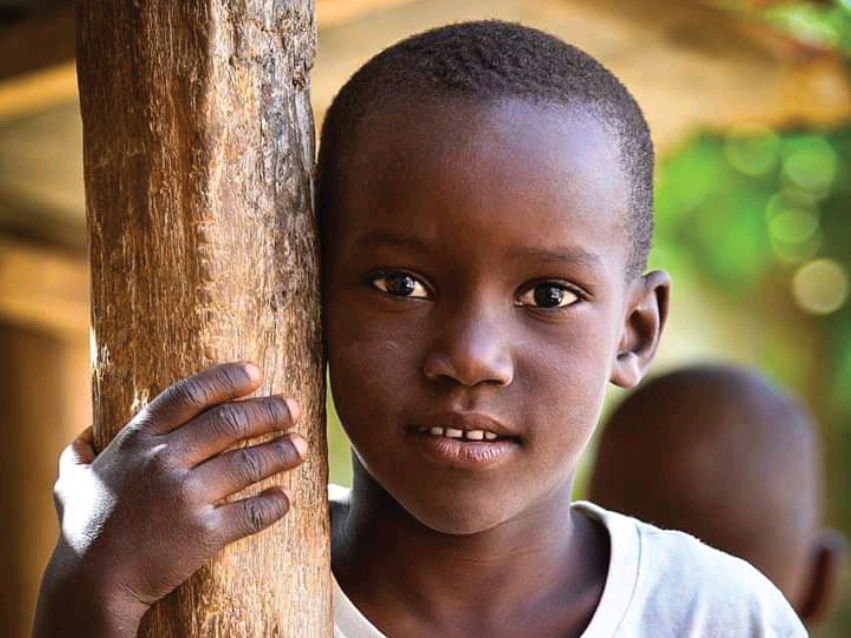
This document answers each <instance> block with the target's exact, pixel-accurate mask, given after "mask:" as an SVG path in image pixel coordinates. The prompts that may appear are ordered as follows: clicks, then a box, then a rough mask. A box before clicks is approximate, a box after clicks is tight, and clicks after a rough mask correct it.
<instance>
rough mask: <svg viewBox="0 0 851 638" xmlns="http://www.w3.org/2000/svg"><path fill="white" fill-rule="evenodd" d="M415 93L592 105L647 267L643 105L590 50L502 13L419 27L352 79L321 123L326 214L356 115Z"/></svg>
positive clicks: (648, 171) (649, 169)
mask: <svg viewBox="0 0 851 638" xmlns="http://www.w3.org/2000/svg"><path fill="white" fill-rule="evenodd" d="M411 98H413V99H423V98H426V99H443V98H447V99H452V98H461V99H465V100H482V101H492V100H499V99H505V98H518V99H522V100H528V101H530V102H532V103H535V104H546V105H562V106H566V107H576V106H581V107H584V108H586V109H588V110H589V112H590V113H591V114H593V115H594V116H596V117H598V118H599V119H600V120H601V121H602V122H603V123H604V125H605V126H606V127H607V129H609V130H610V131H613V132H614V133H615V135H616V137H617V141H618V143H619V151H620V158H621V165H622V166H621V167H622V169H623V170H624V172H625V174H626V176H627V178H628V180H629V182H630V201H629V216H630V219H629V220H628V224H627V229H628V232H629V233H630V234H631V235H632V237H631V239H632V246H631V251H630V257H629V264H628V275H631V276H634V275H636V274H640V272H641V271H643V269H644V268H645V266H646V261H647V254H648V252H649V251H650V246H651V243H652V237H653V166H654V155H653V142H652V141H651V138H650V130H649V127H648V125H647V121H646V120H645V119H644V115H643V113H642V112H641V108H640V107H639V106H638V103H637V102H636V101H635V99H634V98H633V97H632V95H631V94H630V93H629V91H628V90H627V89H626V87H624V86H623V84H621V82H620V81H619V80H618V79H617V78H616V77H615V76H614V75H613V74H612V73H611V72H610V71H609V70H608V69H606V68H605V67H604V66H603V65H602V64H600V63H599V62H597V61H596V60H595V59H594V58H592V57H591V56H590V55H588V54H587V53H585V52H583V51H581V50H579V49H578V48H576V47H574V46H572V45H569V44H567V43H566V42H563V41H562V40H560V39H558V38H556V37H554V36H551V35H549V34H546V33H543V32H542V31H538V30H537V29H532V28H529V27H525V26H522V25H519V24H514V23H509V22H502V21H498V20H485V21H477V22H464V23H459V24H453V25H449V26H445V27H440V28H437V29H432V30H430V31H426V32H424V33H421V34H419V35H414V36H412V37H410V38H407V39H405V40H402V41H401V42H398V43H397V44H395V45H393V46H391V47H389V48H387V49H385V50H384V51H382V52H381V53H379V54H377V55H376V56H375V57H373V58H372V59H371V60H369V61H368V62H367V63H366V64H365V65H364V66H363V67H361V68H360V70H358V71H357V73H355V74H354V75H353V76H352V77H351V78H350V79H349V81H348V82H347V83H346V84H345V85H344V86H343V88H342V89H341V90H340V92H339V93H338V94H337V96H336V97H335V98H334V101H333V102H332V103H331V106H330V107H329V109H328V111H327V113H326V116H325V121H324V123H323V126H322V133H321V138H320V147H319V158H318V164H317V187H316V196H317V200H316V204H317V212H318V214H319V219H320V223H323V220H325V219H327V218H328V213H329V212H330V210H332V209H333V207H334V206H335V205H337V204H338V203H339V202H338V197H339V195H340V192H339V191H340V190H341V188H342V187H343V184H344V182H345V180H344V179H342V171H344V170H345V163H346V160H347V158H348V157H351V156H352V154H353V153H354V152H356V149H355V148H354V145H355V144H356V140H357V135H358V125H359V123H360V122H361V121H362V120H363V119H364V118H365V116H366V115H367V114H368V113H369V112H370V110H371V109H373V108H375V107H376V106H377V105H379V104H386V103H387V102H388V101H397V102H398V100H400V99H402V100H405V99H411Z"/></svg>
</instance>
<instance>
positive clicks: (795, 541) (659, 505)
mask: <svg viewBox="0 0 851 638" xmlns="http://www.w3.org/2000/svg"><path fill="white" fill-rule="evenodd" d="M811 419H812V417H811V415H810V414H809V413H808V412H807V410H805V409H804V407H803V406H802V405H801V404H800V403H799V402H798V401H796V400H794V399H793V398H792V397H790V396H789V395H787V394H786V393H784V392H781V391H779V390H778V389H777V388H776V387H774V386H772V385H771V384H770V383H768V382H767V381H766V380H765V379H763V378H762V377H760V376H759V375H757V374H756V373H753V372H749V371H746V370H743V369H741V368H738V367H733V366H727V365H702V366H695V367H690V368H684V369H680V370H677V371H675V372H672V373H670V374H666V375H664V376H661V377H658V378H656V379H653V380H652V381H650V382H649V383H647V384H644V385H642V387H641V388H640V389H639V390H637V391H636V392H634V393H633V394H631V395H630V396H629V397H628V398H627V399H626V400H625V401H624V402H623V403H622V404H621V405H620V406H619V407H618V409H617V410H615V412H614V414H612V416H611V418H610V419H609V421H608V422H607V423H606V427H605V429H604V430H603V435H602V437H601V439H600V446H599V448H598V451H597V461H596V464H595V467H594V471H593V474H592V477H591V491H590V494H591V499H592V500H593V501H594V502H595V503H598V504H600V505H603V506H604V507H608V508H611V509H613V510H616V511H618V512H623V513H626V514H629V515H631V516H636V517H638V518H641V519H642V520H646V521H649V522H651V523H653V524H654V525H659V526H661V527H666V528H671V529H679V530H683V531H686V532H689V533H690V534H694V535H695V536H696V537H698V538H699V539H701V540H702V541H704V542H705V543H708V544H709V545H712V546H713V547H717V548H718V549H721V550H724V551H725V552H729V553H730V554H732V555H734V556H739V557H740V558H743V559H745V560H747V561H748V562H749V563H751V564H752V565H754V566H755V567H757V568H759V569H760V571H762V573H763V574H765V575H766V576H767V577H768V578H770V579H771V580H772V582H774V583H775V584H776V585H777V586H778V587H779V588H780V590H781V591H782V592H783V593H784V594H785V596H786V598H787V600H789V602H790V603H791V604H792V606H793V608H794V609H795V610H796V611H797V612H798V615H799V616H800V617H801V619H802V620H803V621H804V622H805V623H806V624H807V625H815V624H816V623H818V621H820V620H822V619H824V618H825V616H826V615H827V614H828V612H829V611H830V607H831V604H830V603H831V602H832V601H833V600H834V599H835V598H836V594H837V590H838V585H839V576H840V571H841V570H840V567H841V564H842V558H843V552H844V541H843V539H842V535H841V534H840V533H839V532H837V531H835V530H826V529H819V523H820V519H821V505H822V500H823V493H822V489H823V487H822V466H821V457H820V454H821V449H820V446H819V441H818V436H817V432H816V430H815V428H814V427H813V425H812V420H811Z"/></svg>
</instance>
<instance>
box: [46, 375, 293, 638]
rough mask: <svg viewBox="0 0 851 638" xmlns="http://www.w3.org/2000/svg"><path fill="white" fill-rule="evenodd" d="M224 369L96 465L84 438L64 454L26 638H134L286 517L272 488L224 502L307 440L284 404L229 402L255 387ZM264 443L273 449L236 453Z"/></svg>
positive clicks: (186, 390)
mask: <svg viewBox="0 0 851 638" xmlns="http://www.w3.org/2000/svg"><path fill="white" fill-rule="evenodd" d="M260 381H261V374H260V371H259V370H258V369H257V368H256V367H255V366H252V365H250V364H248V365H246V364H226V365H223V366H218V367H215V368H211V369H209V370H206V371H204V372H202V373H201V374H199V375H197V376H195V377H191V378H188V379H184V380H182V381H179V382H177V383H176V384H174V385H172V386H171V387H169V388H168V389H167V390H166V391H164V392H163V393H162V394H160V395H159V396H158V397H157V398H156V399H154V401H152V402H151V403H150V404H149V405H148V406H147V407H146V408H145V409H144V410H142V411H141V412H140V413H139V414H137V415H136V417H135V418H134V419H133V420H132V421H131V422H130V423H129V424H128V425H127V426H125V427H124V428H123V429H122V430H121V432H119V433H118V435H117V436H116V437H115V438H114V439H113V440H112V442H110V444H109V445H108V446H107V447H106V448H105V449H104V450H103V452H101V453H100V454H99V455H97V457H96V456H95V452H94V449H93V447H92V432H91V429H90V428H89V429H87V430H86V431H85V432H84V433H83V434H82V435H81V436H79V437H78V438H77V439H76V440H75V441H74V442H73V443H72V444H71V445H70V446H69V447H68V448H67V449H66V450H65V452H63V454H62V458H61V459H60V466H59V480H58V481H57V483H56V488H55V490H54V497H55V500H56V508H57V511H58V513H59V519H60V527H61V536H60V539H59V541H58V543H57V545H56V549H55V551H54V553H53V556H52V557H51V560H50V563H49V564H48V566H47V569H46V570H45V574H44V578H43V581H42V586H41V590H40V593H39V602H38V607H37V611H36V618H35V622H34V626H33V638H61V637H64V636H83V635H84V636H92V637H96V638H97V637H103V638H112V637H119V636H122V637H123V636H135V635H136V632H137V631H138V626H139V622H140V620H141V618H142V616H143V615H144V614H145V612H146V611H147V609H148V608H149V607H150V606H151V605H152V604H153V603H155V602H156V601H157V600H159V599H161V598H162V597H163V596H165V595H166V594H167V593H169V592H170V591H171V590H173V589H174V588H175V587H177V586H178V585H179V584H181V583H182V582H183V581H185V580H186V579H187V578H189V576H190V575H191V574H192V573H194V572H195V571H196V570H197V569H198V568H199V567H200V566H201V565H203V563H204V562H205V561H206V560H207V559H208V558H209V557H210V556H212V555H213V554H214V553H215V552H217V551H218V550H219V549H221V548H222V547H224V546H225V545H227V544H229V543H231V542H233V541H236V540H238V539H240V538H244V537H245V536H248V535H250V534H254V533H256V532H259V531H260V530H262V529H265V528H266V527H268V526H269V525H271V524H272V523H274V522H275V521H277V520H278V519H280V518H281V517H283V516H284V514H286V512H287V510H288V508H289V495H288V494H286V493H285V492H284V491H283V490H282V489H281V488H279V487H272V488H269V489H266V490H264V491H263V492H261V493H260V494H258V495H256V496H252V497H249V498H245V499H241V500H236V501H229V502H225V498H226V497H227V496H229V495H231V494H234V493H236V492H239V491H241V490H243V489H245V488H247V487H250V486H251V485H252V484H254V483H257V482H259V481H261V480H263V479H266V478H268V477H270V476H273V475H274V474H277V473H279V472H281V471H284V470H289V469H292V468H294V467H296V466H297V465H299V464H300V463H301V462H302V461H303V459H304V456H305V453H306V450H307V443H306V441H305V440H304V439H303V438H301V437H300V436H298V435H297V434H294V433H285V434H284V433H283V432H285V431H286V430H289V429H290V428H291V427H292V425H293V423H294V422H295V421H296V420H297V419H298V406H297V404H296V403H295V402H294V401H291V400H285V399H283V398H282V397H260V398H252V399H247V400H244V401H234V399H237V398H239V397H242V396H245V395H247V394H249V393H250V392H253V391H254V390H256V389H257V387H258V386H259V385H260ZM264 434H276V435H277V436H275V437H274V438H272V439H270V440H267V441H265V442H263V443H259V444H256V445H252V446H249V447H238V448H236V449H232V448H234V446H235V445H236V444H238V443H240V442H243V441H245V440H246V439H250V438H254V437H257V436H261V435H264Z"/></svg>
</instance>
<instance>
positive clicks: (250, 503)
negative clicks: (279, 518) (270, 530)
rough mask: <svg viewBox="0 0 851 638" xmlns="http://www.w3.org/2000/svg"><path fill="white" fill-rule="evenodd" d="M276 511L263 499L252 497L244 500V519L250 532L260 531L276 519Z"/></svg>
mask: <svg viewBox="0 0 851 638" xmlns="http://www.w3.org/2000/svg"><path fill="white" fill-rule="evenodd" d="M274 518H275V517H274V513H273V512H272V510H271V508H270V507H268V506H267V505H266V504H265V503H264V502H263V501H261V500H260V499H258V498H251V499H248V500H246V501H244V502H243V507H242V520H243V524H244V526H245V529H246V530H247V531H248V532H249V533H252V534H253V533H255V532H259V531H260V530H261V529H263V528H264V527H266V526H267V525H268V524H269V523H271V522H272V521H273V520H274Z"/></svg>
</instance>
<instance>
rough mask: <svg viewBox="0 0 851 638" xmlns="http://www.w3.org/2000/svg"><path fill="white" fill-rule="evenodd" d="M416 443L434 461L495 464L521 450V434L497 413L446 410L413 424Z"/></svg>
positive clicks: (468, 466)
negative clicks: (506, 423)
mask: <svg viewBox="0 0 851 638" xmlns="http://www.w3.org/2000/svg"><path fill="white" fill-rule="evenodd" d="M408 432H409V434H410V435H412V437H413V441H414V444H415V445H416V447H417V448H418V450H420V451H421V452H422V453H423V454H424V455H425V456H426V457H427V458H428V459H429V460H430V461H432V462H437V463H438V464H439V465H443V466H449V467H452V468H456V469H484V468H487V467H491V466H493V465H495V464H497V463H499V462H501V461H503V460H505V459H506V458H508V456H509V455H510V454H512V453H513V452H515V451H516V450H517V448H518V447H519V445H520V437H519V436H518V435H517V434H516V433H515V432H514V431H513V430H512V429H511V428H509V427H507V426H506V425H505V424H503V423H502V422H501V421H499V420H497V419H494V418H493V417H490V416H487V415H484V414H478V413H470V412H443V413H439V414H434V415H430V417H429V418H427V419H422V420H421V421H419V422H418V423H414V424H411V425H410V426H409V428H408Z"/></svg>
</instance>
